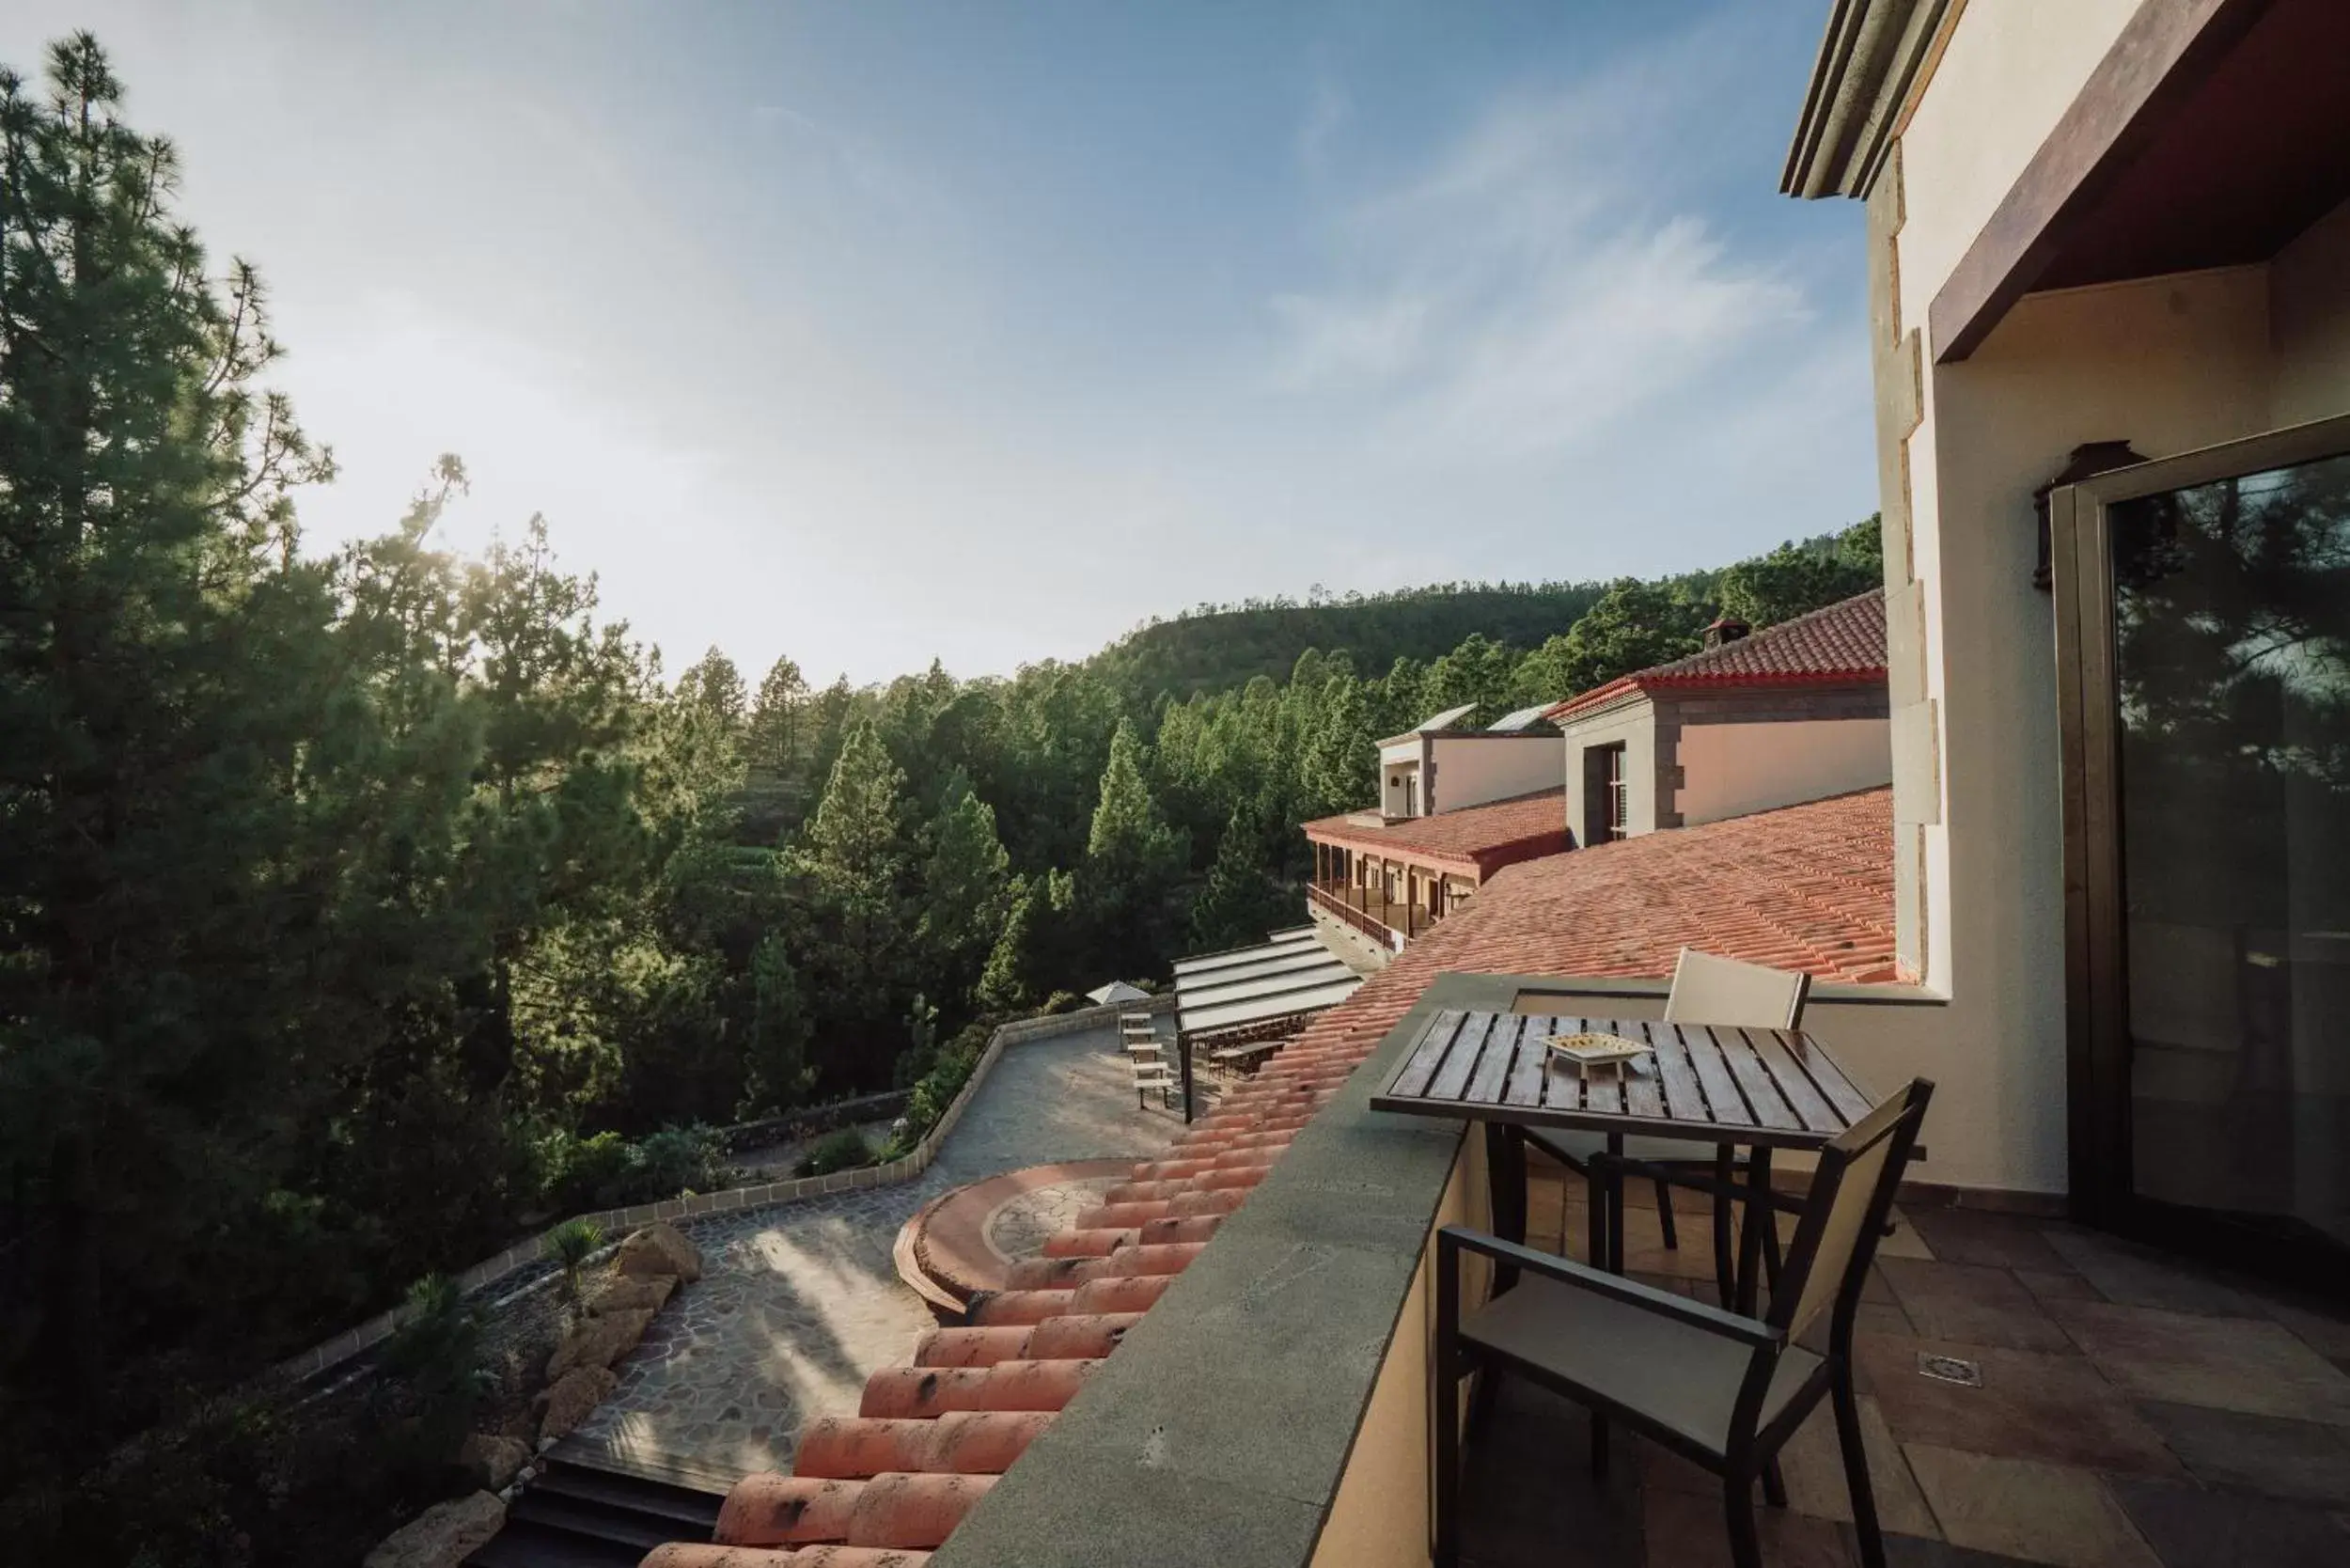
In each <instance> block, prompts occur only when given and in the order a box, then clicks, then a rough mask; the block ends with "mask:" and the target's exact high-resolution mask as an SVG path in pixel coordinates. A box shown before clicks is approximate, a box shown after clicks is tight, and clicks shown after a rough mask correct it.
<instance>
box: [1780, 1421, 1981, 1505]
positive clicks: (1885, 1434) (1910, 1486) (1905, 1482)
mask: <svg viewBox="0 0 2350 1568" xmlns="http://www.w3.org/2000/svg"><path fill="white" fill-rule="evenodd" d="M1834 1403H1835V1402H1834V1401H1832V1400H1822V1401H1821V1402H1820V1407H1819V1408H1818V1409H1817V1410H1814V1411H1813V1412H1812V1413H1811V1414H1810V1416H1808V1417H1806V1418H1805V1419H1804V1423H1803V1425H1801V1426H1800V1427H1797V1428H1796V1429H1795V1435H1794V1436H1793V1437H1790V1438H1789V1439H1788V1440H1787V1446H1786V1447H1785V1448H1783V1449H1781V1450H1779V1456H1778V1458H1779V1469H1780V1471H1781V1473H1783V1474H1784V1475H1785V1476H1786V1478H1787V1506H1788V1507H1790V1508H1792V1509H1794V1510H1795V1512H1797V1513H1812V1514H1817V1515H1818V1516H1819V1517H1821V1518H1823V1519H1841V1520H1844V1521H1846V1522H1847V1523H1849V1522H1850V1521H1851V1519H1852V1491H1851V1489H1850V1488H1849V1487H1848V1486H1846V1485H1845V1483H1844V1450H1843V1445H1842V1444H1841V1442H1840V1441H1838V1438H1837V1434H1836V1412H1835V1409H1834ZM1859 1404H1860V1434H1861V1445H1862V1447H1864V1448H1865V1449H1867V1450H1868V1453H1869V1491H1870V1495H1871V1496H1872V1497H1873V1498H1874V1499H1875V1500H1876V1509H1877V1523H1878V1524H1879V1525H1880V1526H1882V1527H1883V1528H1884V1529H1888V1530H1899V1531H1901V1532H1902V1533H1904V1534H1905V1535H1924V1536H1938V1535H1940V1534H1941V1531H1940V1529H1938V1528H1936V1526H1935V1522H1934V1513H1933V1511H1932V1510H1931V1509H1929V1508H1927V1507H1926V1499H1925V1497H1924V1495H1923V1494H1921V1493H1920V1492H1919V1490H1918V1482H1917V1480H1916V1479H1915V1478H1914V1477H1912V1476H1911V1475H1910V1473H1909V1464H1908V1462H1907V1461H1906V1460H1904V1458H1903V1457H1902V1450H1901V1448H1900V1446H1899V1445H1898V1444H1896V1443H1895V1442H1894V1441H1893V1434H1892V1433H1891V1432H1890V1431H1889V1430H1888V1428H1887V1427H1886V1424H1885V1412H1884V1410H1883V1409H1882V1408H1881V1407H1880V1406H1879V1405H1878V1403H1877V1402H1876V1400H1875V1399H1874V1398H1873V1397H1872V1396H1870V1395H1868V1394H1863V1395H1861V1396H1860V1400H1859Z"/></svg>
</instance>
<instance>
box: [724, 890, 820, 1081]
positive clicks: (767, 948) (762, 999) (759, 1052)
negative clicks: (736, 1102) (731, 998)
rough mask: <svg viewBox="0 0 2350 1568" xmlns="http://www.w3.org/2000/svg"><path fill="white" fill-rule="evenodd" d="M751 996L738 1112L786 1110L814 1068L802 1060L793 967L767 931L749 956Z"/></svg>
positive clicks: (804, 1028)
mask: <svg viewBox="0 0 2350 1568" xmlns="http://www.w3.org/2000/svg"><path fill="white" fill-rule="evenodd" d="M751 979H752V983H753V985H754V987H755V988H756V990H755V1001H754V1003H753V1009H752V1012H751V1038H750V1047H749V1049H748V1050H747V1051H746V1052H745V1053H744V1066H745V1070H746V1071H745V1076H744V1088H743V1103H742V1105H741V1106H740V1107H739V1114H741V1115H743V1116H746V1117H747V1116H763V1115H769V1114H772V1113H773V1112H776V1111H781V1110H789V1109H790V1108H791V1106H793V1105H798V1104H800V1103H801V1102H802V1101H803V1100H805V1099H806V1098H807V1090H808V1087H809V1085H810V1084H811V1083H812V1082H813V1081H814V1079H815V1076H816V1074H815V1072H814V1070H813V1069H812V1068H810V1067H809V1066H808V1065H807V1042H808V1033H809V1029H808V1017H807V1002H806V1000H805V998H804V997H803V996H802V995H801V992H800V976H799V971H798V970H796V969H794V968H793V967H792V966H791V955H790V954H789V953H788V952H787V951H786V950H785V949H784V944H783V939H782V938H781V937H780V936H774V935H771V936H769V937H767V938H766V939H765V940H764V941H762V942H760V945H759V949H758V950H757V952H756V953H755V954H754V955H753V956H752V959H751Z"/></svg>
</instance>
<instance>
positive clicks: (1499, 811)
mask: <svg viewBox="0 0 2350 1568" xmlns="http://www.w3.org/2000/svg"><path fill="white" fill-rule="evenodd" d="M1559 758H1560V760H1559V766H1560V767H1564V766H1565V765H1566V761H1565V753H1564V752H1563V751H1562V752H1561V753H1560V754H1559ZM1305 833H1306V837H1307V838H1308V839H1317V840H1319V841H1321V842H1323V843H1325V844H1344V845H1346V846H1347V847H1348V848H1350V849H1363V850H1369V851H1370V852H1371V854H1373V855H1393V856H1395V857H1396V858H1398V859H1402V860H1419V861H1425V862H1430V863H1434V864H1440V865H1447V866H1458V867H1462V868H1464V869H1466V870H1474V871H1478V872H1480V873H1486V872H1491V871H1494V870H1498V869H1499V868H1500V867H1502V866H1506V865H1509V864H1510V863H1512V861H1516V860H1524V859H1528V858H1530V857H1531V856H1534V855H1557V854H1559V853H1560V852H1561V851H1563V850H1564V849H1565V848H1566V847H1567V808H1566V791H1565V789H1564V788H1563V787H1562V788H1559V789H1556V790H1539V791H1536V792H1534V793H1532V794H1530V795H1512V797H1511V798H1509V799H1508V800H1496V801H1488V802H1487V803H1486V804H1484V805H1482V806H1464V807H1463V808H1460V809H1459V810H1458V811H1439V812H1437V813H1436V814H1435V815H1434V816H1433V817H1405V818H1403V819H1402V820H1401V821H1399V822H1393V823H1380V822H1377V821H1375V820H1369V821H1363V822H1357V821H1356V820H1355V818H1354V817H1352V816H1344V817H1323V818H1320V819H1317V820H1316V821H1313V822H1309V823H1307V824H1306V826H1305Z"/></svg>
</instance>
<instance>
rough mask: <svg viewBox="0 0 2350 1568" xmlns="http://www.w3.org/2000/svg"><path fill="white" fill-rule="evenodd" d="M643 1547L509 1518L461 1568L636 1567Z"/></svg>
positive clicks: (642, 1554) (643, 1555) (640, 1559)
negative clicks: (463, 1567)
mask: <svg viewBox="0 0 2350 1568" xmlns="http://www.w3.org/2000/svg"><path fill="white" fill-rule="evenodd" d="M645 1550H646V1548H644V1547H642V1546H632V1545H628V1544H624V1543H622V1542H619V1541H604V1540H599V1539H598V1538H596V1537H594V1536H591V1535H574V1534H573V1533H572V1532H571V1531H570V1530H565V1529H552V1528H550V1527H548V1526H546V1525H542V1524H539V1523H536V1522H534V1521H532V1520H528V1519H515V1518H511V1517H509V1519H508V1520H507V1521H506V1528H505V1529H502V1530H500V1531H498V1532H497V1534H496V1535H494V1536H493V1537H491V1538H490V1540H489V1541H488V1542H487V1543H485V1544H483V1545H482V1546H481V1547H479V1548H478V1550H476V1551H475V1553H474V1554H473V1556H471V1557H469V1558H467V1559H465V1568H636V1565H637V1564H638V1563H640V1562H642V1561H643V1560H644V1559H645Z"/></svg>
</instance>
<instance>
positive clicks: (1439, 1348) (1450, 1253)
mask: <svg viewBox="0 0 2350 1568" xmlns="http://www.w3.org/2000/svg"><path fill="white" fill-rule="evenodd" d="M1933 1093H1934V1085H1933V1084H1931V1083H1929V1082H1928V1081H1926V1080H1925V1079H1923V1078H1919V1079H1917V1080H1915V1081H1914V1082H1912V1083H1911V1084H1910V1086H1909V1087H1908V1088H1907V1089H1906V1090H1903V1091H1902V1092H1901V1093H1900V1094H1897V1095H1895V1096H1894V1097H1893V1098H1892V1099H1890V1100H1888V1101H1887V1102H1886V1103H1885V1104H1883V1105H1879V1106H1877V1107H1876V1109H1874V1110H1872V1111H1871V1112H1870V1113H1869V1114H1868V1115H1867V1116H1865V1117H1863V1118H1862V1119H1861V1120H1860V1121H1856V1122H1854V1123H1853V1124H1852V1126H1850V1127H1848V1128H1846V1129H1845V1130H1844V1132H1842V1133H1841V1135H1839V1136H1838V1137H1836V1138H1834V1139H1833V1140H1832V1141H1830V1142H1829V1143H1828V1144H1827V1145H1826V1146H1825V1148H1823V1149H1822V1150H1821V1152H1820V1163H1819V1168H1818V1169H1817V1170H1816V1171H1815V1172H1814V1173H1813V1175H1812V1178H1811V1188H1810V1195H1809V1196H1808V1197H1807V1198H1806V1199H1805V1200H1804V1202H1803V1204H1802V1206H1801V1214H1802V1218H1801V1219H1800V1221H1799V1222H1798V1223H1797V1225H1796V1229H1795V1235H1794V1241H1793V1242H1792V1243H1791V1244H1790V1245H1789V1250H1788V1256H1787V1262H1786V1264H1785V1267H1784V1269H1783V1270H1782V1272H1781V1275H1780V1284H1781V1288H1780V1289H1779V1290H1778V1291H1777V1292H1775V1293H1774V1294H1773V1295H1772V1297H1771V1307H1770V1311H1769V1312H1768V1313H1767V1314H1766V1315H1765V1316H1764V1317H1763V1318H1762V1319H1760V1320H1757V1319H1754V1318H1748V1317H1741V1316H1738V1315H1736V1314H1734V1313H1731V1312H1727V1311H1724V1310H1722V1309H1719V1308H1716V1307H1709V1306H1707V1305H1705V1304H1704V1303H1702V1302H1699V1301H1693V1300H1691V1299H1689V1298H1688V1297H1686V1296H1681V1295H1675V1294H1671V1293H1669V1292H1666V1291H1659V1290H1653V1289H1651V1288H1650V1287H1649V1286H1646V1285H1643V1284H1640V1283H1638V1282H1637V1281H1635V1280H1631V1279H1626V1278H1622V1276H1619V1275H1614V1274H1609V1273H1607V1272H1606V1271H1605V1270H1602V1269H1596V1268H1590V1267H1586V1266H1585V1265H1583V1264H1581V1263H1578V1262H1574V1261H1573V1260H1571V1259H1567V1258H1559V1257H1553V1256H1552V1255H1550V1254H1549V1253H1546V1252H1538V1251H1535V1250H1534V1249H1532V1248H1530V1247H1518V1246H1515V1245H1513V1244H1512V1243H1510V1242H1506V1241H1502V1240H1500V1239H1499V1238H1498V1237H1495V1236H1489V1235H1486V1234H1484V1233H1482V1232H1481V1231H1469V1230H1465V1229H1463V1228H1461V1227H1459V1226H1456V1225H1448V1226H1446V1227H1445V1228H1444V1229H1443V1230H1442V1231H1439V1232H1437V1242H1436V1351H1435V1355H1436V1361H1435V1368H1434V1374H1435V1400H1434V1404H1435V1407H1436V1409H1437V1410H1438V1411H1439V1412H1441V1414H1440V1415H1439V1417H1438V1419H1437V1421H1436V1456H1435V1465H1436V1519H1435V1526H1436V1552H1435V1560H1436V1563H1437V1564H1438V1568H1452V1565H1453V1564H1456V1563H1458V1561H1459V1560H1460V1543H1461V1517H1460V1514H1461V1423H1460V1421H1459V1419H1457V1412H1458V1410H1459V1389H1460V1386H1461V1380H1462V1379H1463V1378H1465V1377H1466V1376H1468V1375H1469V1374H1470V1373H1472V1372H1483V1373H1484V1374H1485V1381H1486V1385H1487V1386H1486V1388H1483V1389H1481V1391H1480V1398H1479V1400H1478V1404H1479V1407H1480V1408H1486V1407H1489V1406H1490V1403H1491V1384H1492V1380H1493V1379H1494V1378H1496V1377H1497V1376H1498V1375H1499V1374H1500V1373H1501V1372H1503V1371H1504V1370H1505V1369H1506V1370H1507V1371H1509V1372H1515V1373H1521V1374H1523V1375H1525V1376H1527V1377H1528V1378H1530V1379H1532V1380H1533V1381H1535V1382H1537V1383H1540V1384H1542V1385H1543V1386H1544V1387H1546V1388H1554V1389H1556V1390H1558V1391H1559V1393H1562V1394H1564V1395H1566V1396H1567V1397H1568V1398H1569V1399H1572V1400H1574V1401H1575V1402H1576V1403H1580V1404H1583V1405H1585V1406H1586V1407H1588V1408H1589V1409H1590V1412H1591V1469H1592V1473H1593V1474H1594V1475H1595V1476H1604V1475H1606V1470H1607V1423H1608V1422H1609V1421H1610V1420H1622V1422H1623V1423H1624V1424H1626V1425H1627V1426H1630V1427H1632V1428H1633V1429H1634V1430H1636V1431H1638V1432H1641V1433H1644V1434H1646V1435H1648V1436H1649V1437H1650V1438H1652V1439H1653V1440H1654V1441H1655V1442H1657V1443H1659V1444H1662V1445H1663V1446H1664V1447H1665V1448H1668V1449H1669V1450H1672V1451H1673V1452H1675V1453H1677V1454H1680V1455H1681V1456H1682V1457H1684V1458H1685V1459H1688V1460H1690V1461H1692V1462H1694V1463H1696V1464H1698V1465H1700V1466H1704V1467H1705V1468H1706V1469H1708V1470H1711V1471H1713V1472H1714V1473H1715V1474H1716V1475H1718V1476H1720V1477H1721V1478H1722V1482H1723V1488H1724V1496H1725V1509H1726V1512H1727V1515H1728V1521H1729V1526H1730V1545H1731V1560H1732V1561H1733V1562H1734V1563H1735V1565H1736V1568H1760V1565H1761V1563H1762V1561H1763V1552H1762V1546H1761V1544H1760V1542H1759V1540H1758V1537H1757V1535H1756V1530H1755V1518H1754V1485H1755V1482H1757V1481H1758V1480H1759V1481H1760V1482H1762V1483H1763V1496H1764V1497H1765V1498H1766V1499H1767V1500H1768V1501H1769V1502H1770V1504H1771V1505H1772V1506H1773V1507H1776V1508H1784V1507H1786V1506H1787V1487H1786V1483H1785V1482H1784V1481H1783V1480H1781V1478H1780V1475H1779V1469H1778V1450H1779V1449H1780V1448H1781V1447H1782V1446H1784V1445H1785V1443H1786V1442H1787V1439H1788V1438H1789V1437H1791V1436H1793V1435H1794V1431H1795V1429H1796V1428H1797V1427H1798V1426H1800V1425H1801V1424H1802V1423H1803V1420H1804V1419H1805V1418H1806V1417H1807V1416H1809V1415H1810V1413H1811V1411H1812V1410H1813V1408H1815V1407H1816V1406H1817V1405H1818V1404H1819V1403H1820V1401H1821V1400H1822V1399H1823V1398H1825V1397H1829V1396H1832V1397H1833V1399H1834V1402H1835V1405H1834V1408H1835V1412H1836V1435H1837V1439H1838V1442H1839V1445H1840V1446H1841V1449H1842V1450H1843V1457H1844V1482H1845V1484H1846V1485H1847V1486H1848V1487H1849V1488H1850V1489H1851V1491H1852V1509H1853V1521H1854V1525H1855V1528H1856V1529H1857V1532H1858V1534H1859V1537H1860V1558H1861V1561H1862V1562H1863V1563H1864V1564H1866V1565H1867V1568H1884V1564H1885V1541H1884V1537H1883V1535H1882V1534H1881V1533H1880V1532H1879V1530H1878V1529H1877V1516H1876V1503H1875V1499H1874V1498H1873V1497H1872V1495H1871V1492H1870V1488H1869V1462H1868V1455H1867V1451H1866V1450H1865V1449H1864V1448H1863V1447H1862V1442H1861V1432H1860V1412H1859V1407H1858V1404H1857V1402H1856V1400H1855V1397H1854V1392H1853V1371H1852V1335H1853V1319H1854V1317H1855V1315H1856V1313H1857V1309H1858V1308H1859V1304H1860V1293H1861V1289H1862V1287H1863V1285H1864V1284H1865V1282H1866V1280H1867V1278H1868V1273H1869V1265H1870V1263H1871V1262H1872V1260H1873V1259H1874V1257H1875V1255H1876V1248H1877V1241H1878V1238H1879V1236H1880V1235H1881V1234H1882V1232H1883V1231H1884V1229H1885V1221H1886V1215H1888V1213H1889V1212H1890V1211H1891V1209H1892V1206H1893V1194H1894V1191H1895V1189H1896V1188H1897V1187H1898V1186H1899V1185H1900V1184H1901V1178H1902V1172H1903V1170H1904V1168H1907V1166H1908V1163H1909V1154H1910V1151H1911V1150H1912V1149H1913V1148H1914V1147H1916V1145H1917V1141H1918V1131H1919V1125H1920V1124H1921V1123H1922V1122H1923V1121H1924V1120H1925V1114H1926V1103H1927V1101H1928V1100H1929V1099H1930V1098H1932V1096H1933ZM1464 1252H1477V1253H1481V1254H1483V1255H1484V1256H1485V1257H1487V1258H1490V1259H1492V1260H1493V1261H1494V1262H1495V1263H1496V1265H1497V1272H1504V1273H1514V1274H1515V1275H1516V1276H1517V1278H1516V1282H1515V1283H1514V1284H1512V1285H1509V1286H1508V1288H1506V1289H1505V1290H1503V1292H1502V1293H1501V1294H1498V1295H1496V1296H1495V1297H1494V1298H1493V1299H1492V1300H1491V1301H1490V1302H1488V1303H1487V1304H1485V1305H1484V1306H1482V1307H1480V1308H1477V1309H1474V1310H1471V1311H1469V1312H1467V1313H1466V1314H1464V1313H1463V1311H1462V1304H1461V1270H1462V1256H1461V1255H1462V1253H1464ZM1823 1312H1826V1313H1827V1314H1828V1320H1827V1337H1826V1342H1825V1350H1824V1351H1823V1350H1815V1349H1812V1348H1810V1347H1809V1346H1806V1345H1803V1344H1799V1343H1797V1342H1796V1341H1799V1340H1801V1339H1802V1338H1803V1337H1804V1335H1805V1334H1806V1333H1807V1331H1809V1330H1810V1328H1811V1327H1812V1325H1814V1324H1815V1323H1816V1322H1817V1321H1818V1320H1819V1317H1820V1314H1821V1313H1823Z"/></svg>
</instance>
